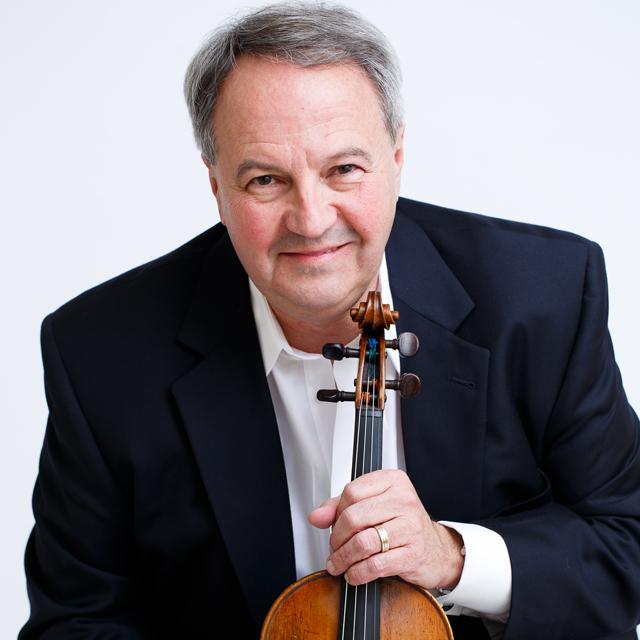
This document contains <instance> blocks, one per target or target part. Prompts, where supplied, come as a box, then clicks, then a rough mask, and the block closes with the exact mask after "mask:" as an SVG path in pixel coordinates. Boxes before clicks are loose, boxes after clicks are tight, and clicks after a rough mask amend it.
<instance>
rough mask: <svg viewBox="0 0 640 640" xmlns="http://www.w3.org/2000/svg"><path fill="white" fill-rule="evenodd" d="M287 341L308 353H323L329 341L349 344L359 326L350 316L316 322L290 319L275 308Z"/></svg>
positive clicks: (346, 314) (345, 315)
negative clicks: (279, 313) (326, 321)
mask: <svg viewBox="0 0 640 640" xmlns="http://www.w3.org/2000/svg"><path fill="white" fill-rule="evenodd" d="M274 313H275V315H276V317H277V318H278V322H279V323H280V326H281V327H282V332H283V333H284V335H285V337H286V338H287V342H288V343H289V344H290V345H291V346H292V347H294V348H296V349H300V351H306V352H307V353H322V347H323V346H324V345H325V344H327V343H328V342H341V343H342V344H348V343H349V342H351V341H352V340H353V339H354V338H355V337H356V336H357V335H358V327H357V326H356V325H355V324H354V322H353V321H352V320H351V318H350V317H349V315H348V313H345V314H342V315H343V318H336V319H335V320H334V321H333V322H328V323H315V322H305V321H297V320H293V321H289V320H288V319H287V318H284V317H281V316H280V315H278V313H277V312H276V311H275V310H274Z"/></svg>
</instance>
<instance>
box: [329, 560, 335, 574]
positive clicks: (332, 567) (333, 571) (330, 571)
mask: <svg viewBox="0 0 640 640" xmlns="http://www.w3.org/2000/svg"><path fill="white" fill-rule="evenodd" d="M327 571H328V572H329V573H330V574H331V575H333V574H334V573H335V572H336V566H335V565H334V564H333V562H332V561H331V560H327Z"/></svg>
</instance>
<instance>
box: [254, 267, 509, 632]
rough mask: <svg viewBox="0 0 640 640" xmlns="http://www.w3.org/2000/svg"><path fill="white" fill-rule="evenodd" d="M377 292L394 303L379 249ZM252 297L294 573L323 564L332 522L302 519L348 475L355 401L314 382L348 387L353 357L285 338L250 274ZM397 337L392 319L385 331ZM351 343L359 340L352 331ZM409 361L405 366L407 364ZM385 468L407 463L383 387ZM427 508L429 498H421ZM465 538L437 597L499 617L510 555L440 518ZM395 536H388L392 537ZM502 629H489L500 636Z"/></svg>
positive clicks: (478, 532) (392, 374)
mask: <svg viewBox="0 0 640 640" xmlns="http://www.w3.org/2000/svg"><path fill="white" fill-rule="evenodd" d="M379 275H380V278H379V281H380V291H381V293H382V300H383V301H384V302H385V303H388V304H390V305H391V308H393V302H392V297H391V288H390V286H389V277H388V273H387V266H386V260H385V258H384V256H383V260H382V264H381V266H380V273H379ZM250 289H251V304H252V308H253V314H254V318H255V322H256V327H257V330H258V337H259V340H260V348H261V351H262V360H263V362H264V368H265V374H266V376H267V382H268V385H269V390H270V393H271V399H272V402H273V407H274V410H275V415H276V420H277V423H278V429H279V432H280V441H281V443H282V449H283V453H284V463H285V469H286V474H287V486H288V490H289V503H290V506H291V520H292V525H293V541H294V549H295V561H296V573H297V576H298V578H301V577H302V576H305V575H307V574H309V573H312V572H313V571H318V570H320V569H324V567H325V563H326V560H327V556H328V554H329V530H322V529H316V528H315V527H313V526H312V525H311V524H309V522H308V520H307V516H308V514H309V512H310V511H312V510H313V509H315V508H316V507H318V506H319V505H320V504H321V503H322V502H324V501H325V500H326V499H327V498H329V497H330V496H336V495H339V494H340V493H342V490H343V489H344V486H345V485H346V484H347V483H348V482H349V481H350V479H351V458H352V451H353V430H354V405H353V403H349V402H340V403H337V404H334V403H330V402H320V401H318V400H317V399H316V392H317V390H318V389H334V388H338V389H341V390H344V391H351V390H352V389H353V380H354V378H355V377H356V366H357V359H356V358H345V359H343V360H340V361H335V362H333V363H332V362H331V361H329V360H326V359H325V358H323V357H322V355H321V354H317V353H305V352H303V351H300V350H298V349H295V348H293V347H291V346H290V345H289V343H288V342H287V339H286V338H285V336H284V333H283V332H282V328H281V327H280V324H279V323H278V321H277V319H276V317H275V315H274V314H273V312H272V310H271V308H270V307H269V303H268V302H267V300H266V298H265V297H264V296H263V295H262V294H261V293H260V291H259V290H258V289H257V287H256V286H255V285H254V284H253V282H251V281H250ZM395 337H396V328H395V325H391V328H390V330H388V331H387V334H386V338H387V339H388V340H389V339H393V338H395ZM351 346H357V339H356V340H355V341H354V343H352V345H351ZM387 354H388V355H387V378H388V379H395V378H398V377H399V375H400V356H399V354H398V352H397V351H395V350H393V349H389V351H388V352H387ZM409 368H410V367H409ZM382 468H383V469H403V470H404V469H405V461H404V448H403V441H402V430H401V421H400V402H399V398H398V397H397V393H396V392H389V393H388V394H387V401H386V403H385V411H384V419H383V448H382ZM426 506H427V508H428V505H426ZM442 524H446V525H447V526H449V527H451V528H454V529H456V530H457V531H458V532H459V533H460V535H461V536H462V538H463V540H464V545H465V549H466V555H465V563H464V568H463V571H462V576H461V579H460V582H459V583H458V585H457V586H456V588H455V589H453V590H452V591H451V592H450V593H449V594H448V595H446V596H444V597H439V598H438V600H439V601H440V603H441V604H442V605H443V606H446V607H449V606H451V605H453V606H451V608H450V609H449V610H448V611H447V613H448V614H449V615H459V614H465V615H475V616H478V615H481V616H482V617H483V618H489V619H493V620H497V621H499V622H504V621H505V620H506V619H507V618H508V615H509V606H510V601H511V563H510V561H509V553H508V551H507V548H506V545H505V543H504V540H503V539H502V537H501V536H500V535H499V534H497V533H495V532H494V531H491V530H489V529H486V528H485V527H481V526H478V525H472V524H464V523H455V522H442ZM391 542H392V543H393V541H391ZM499 633H500V629H498V630H497V634H498V635H495V636H493V631H492V637H499Z"/></svg>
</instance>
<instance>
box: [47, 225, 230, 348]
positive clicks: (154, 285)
mask: <svg viewBox="0 0 640 640" xmlns="http://www.w3.org/2000/svg"><path fill="white" fill-rule="evenodd" d="M224 233H225V231H224V227H223V226H222V225H220V224H218V225H215V226H214V227H211V228H210V229H208V230H206V231H204V232H203V233H201V234H200V235H198V236H196V237H195V238H193V239H191V240H190V241H188V242H187V243H185V244H184V245H182V246H180V247H178V248H177V249H174V250H173V251H171V252H169V253H167V254H165V255H163V256H161V257H159V258H156V259H154V260H152V261H150V262H147V263H145V264H142V265H140V266H138V267H135V268H133V269H130V270H129V271H126V272H125V273H122V274H120V275H118V276H116V277H114V278H111V279H109V280H107V281H106V282H103V283H101V284H98V285H96V286H94V287H92V288H91V289H88V290H87V291H85V292H83V293H81V294H79V295H78V296H76V297H74V298H73V299H71V300H69V301H68V302H66V303H65V304H63V305H62V306H61V307H59V308H58V309H57V310H55V311H54V312H53V313H51V314H49V315H48V316H47V318H45V321H44V323H49V324H50V325H52V326H53V327H54V329H55V333H56V334H57V335H59V336H60V338H61V339H64V338H63V337H64V336H67V337H69V338H71V337H73V339H74V341H77V340H82V337H83V336H84V337H86V338H88V339H89V338H94V339H95V338H98V337H99V336H100V335H101V334H102V333H103V332H104V333H109V334H111V335H113V334H114V333H116V332H118V331H120V332H125V333H126V332H128V331H133V332H136V331H145V332H148V331H149V329H150V323H153V325H154V329H161V327H162V325H163V324H166V325H171V326H172V327H173V328H174V329H175V325H176V323H178V322H179V321H180V319H181V318H182V315H183V314H184V308H185V306H186V305H187V304H188V303H189V300H190V296H191V294H192V292H193V289H194V287H195V285H196V283H197V280H198V276H199V274H200V271H201V268H202V263H203V261H204V260H205V258H206V256H207V254H208V253H209V251H210V250H211V248H212V247H213V246H214V245H215V244H216V242H217V241H218V240H219V239H220V238H221V237H222V236H223V235H224ZM166 329H169V327H168V326H167V327H166Z"/></svg>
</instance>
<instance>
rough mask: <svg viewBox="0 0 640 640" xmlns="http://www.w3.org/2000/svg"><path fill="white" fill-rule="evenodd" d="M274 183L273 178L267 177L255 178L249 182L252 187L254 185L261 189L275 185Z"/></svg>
mask: <svg viewBox="0 0 640 640" xmlns="http://www.w3.org/2000/svg"><path fill="white" fill-rule="evenodd" d="M273 182H274V178H273V176H269V175H266V176H257V177H255V178H253V179H252V180H251V182H249V184H250V185H251V184H254V185H257V186H259V187H268V186H269V185H270V184H273Z"/></svg>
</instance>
